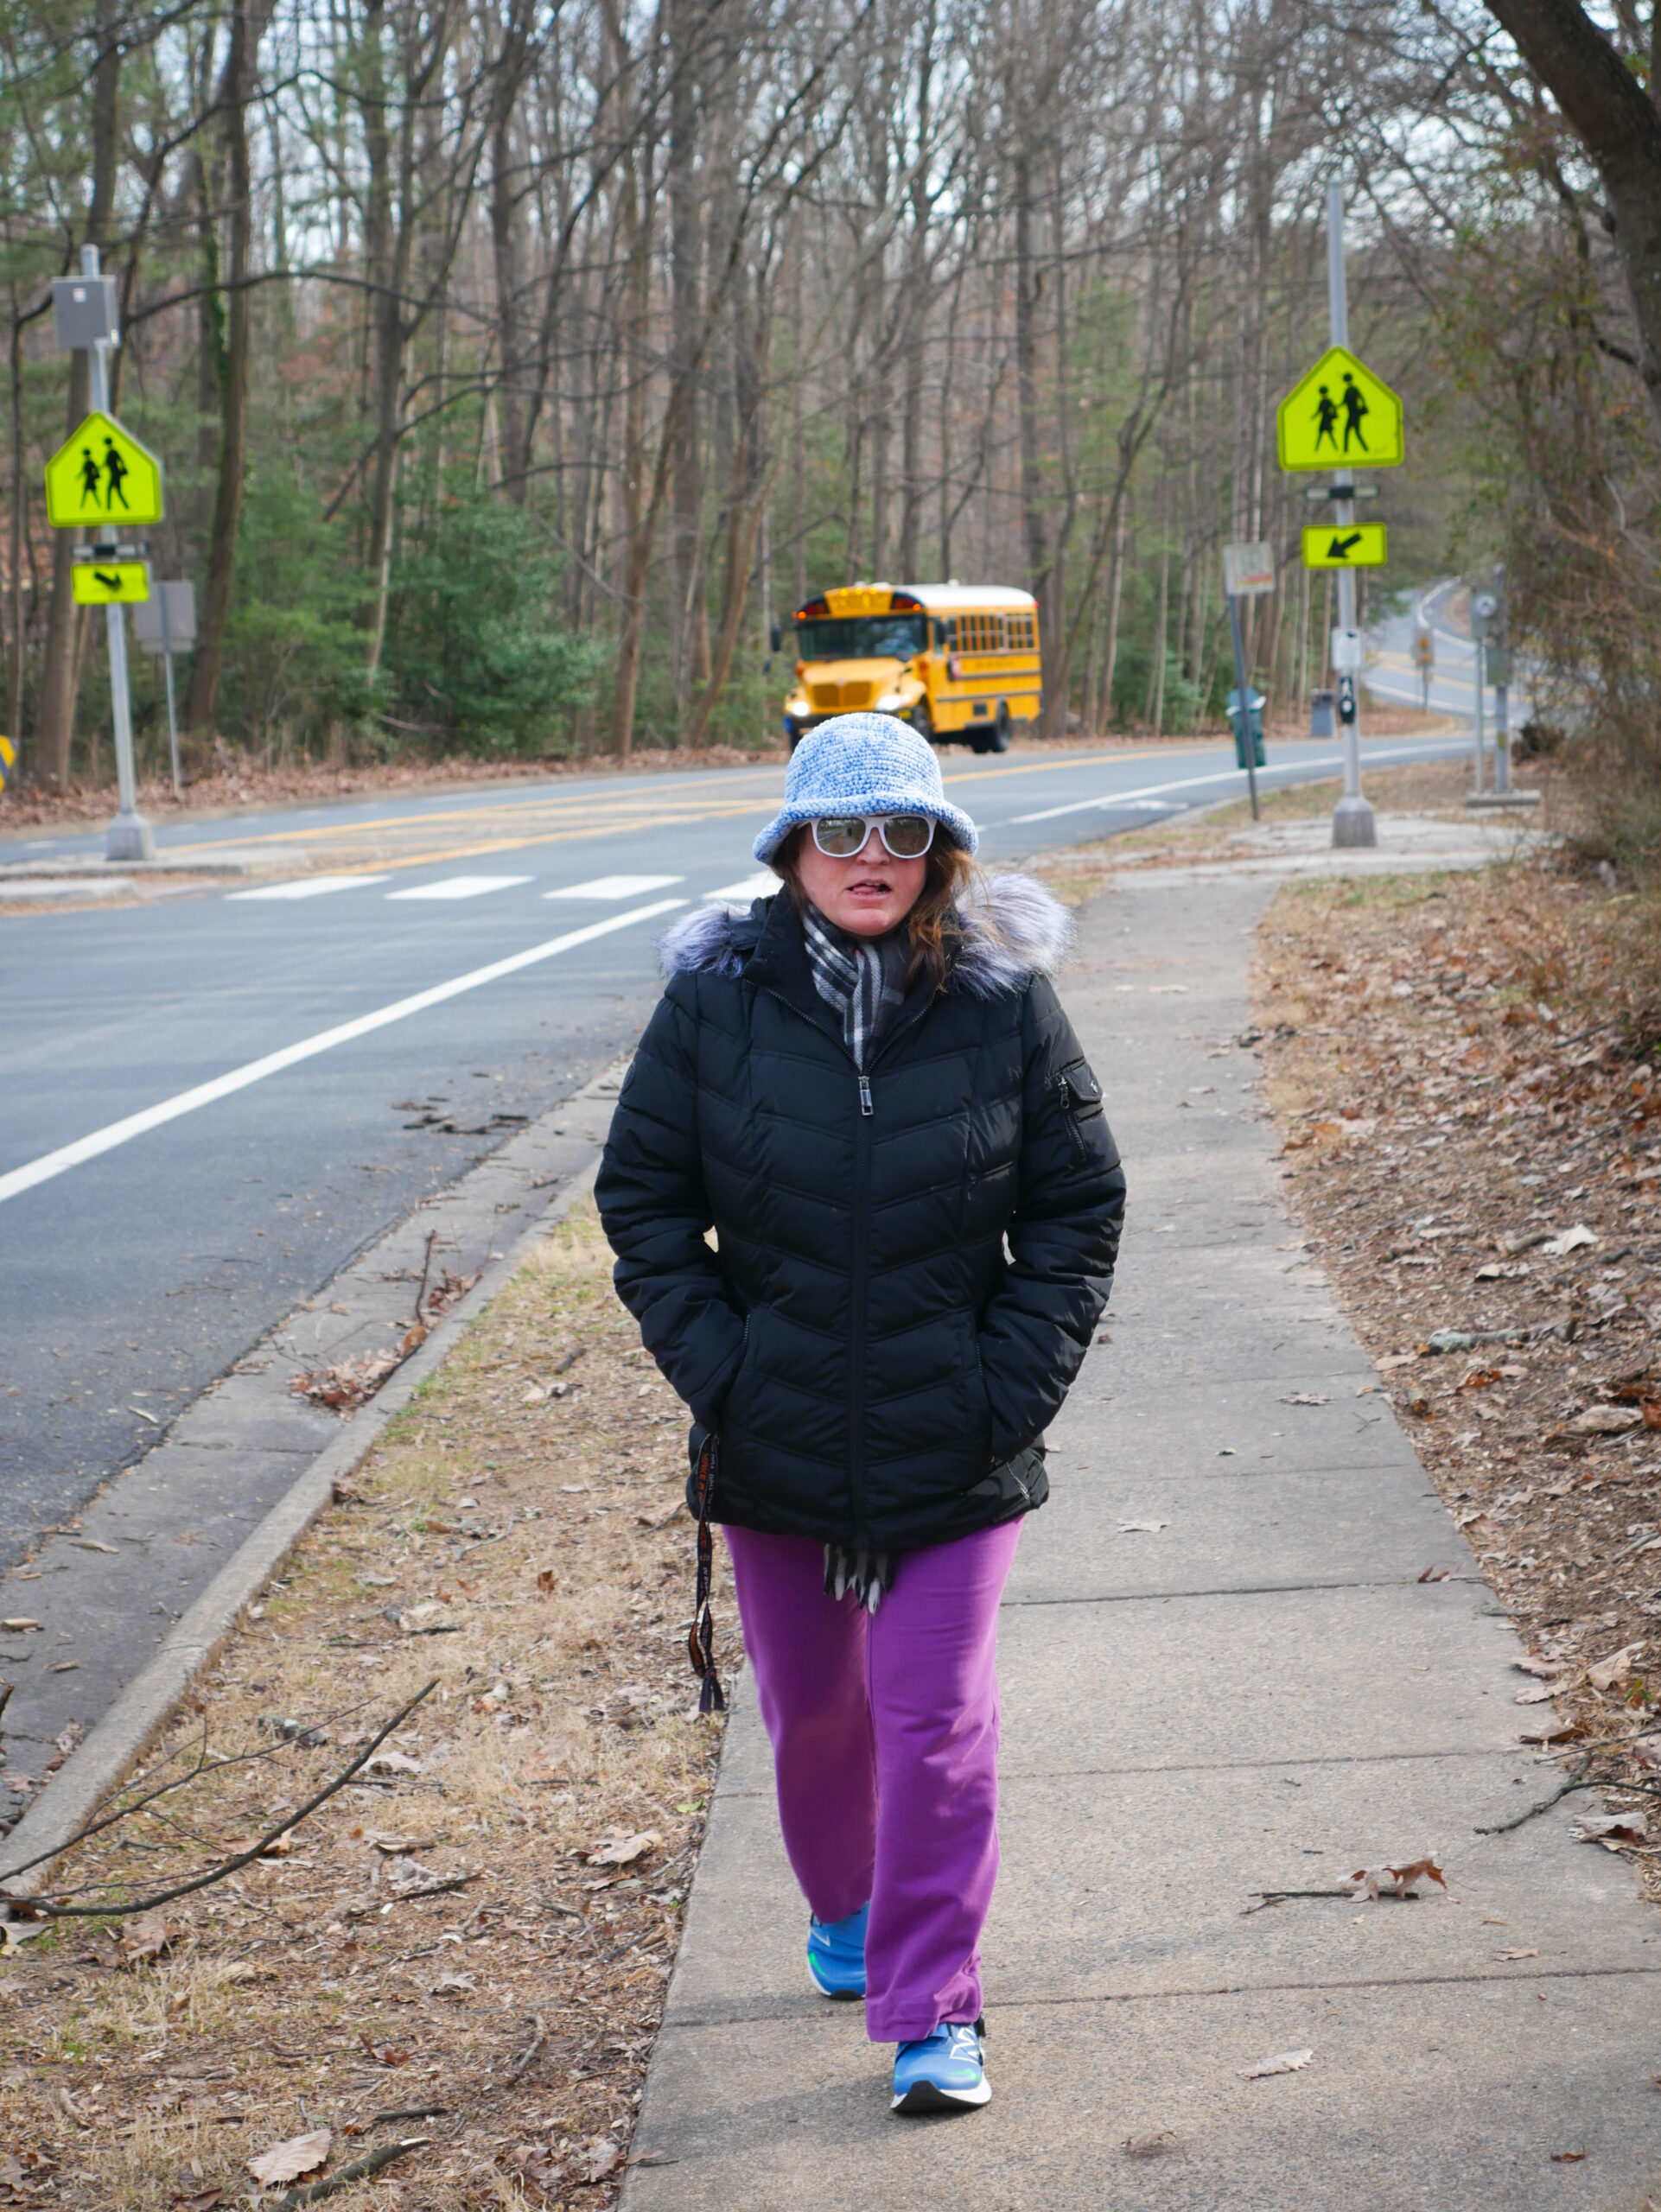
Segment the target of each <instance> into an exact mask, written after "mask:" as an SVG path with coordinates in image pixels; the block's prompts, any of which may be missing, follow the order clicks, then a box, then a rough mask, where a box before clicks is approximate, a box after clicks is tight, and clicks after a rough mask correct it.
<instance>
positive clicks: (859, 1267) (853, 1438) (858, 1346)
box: [848, 1075, 875, 1546]
mask: <svg viewBox="0 0 1661 2212" xmlns="http://www.w3.org/2000/svg"><path fill="white" fill-rule="evenodd" d="M874 1112H875V1108H874V1107H873V1106H872V1103H871V1079H870V1077H869V1076H865V1075H862V1076H861V1077H860V1078H859V1121H858V1122H857V1124H856V1127H855V1130H854V1249H853V1267H852V1269H851V1271H850V1281H849V1286H848V1415H849V1419H848V1498H849V1503H850V1505H851V1507H852V1508H853V1519H854V1539H855V1542H856V1546H857V1545H862V1544H863V1543H864V1541H865V1484H864V1480H863V1473H864V1464H865V1278H866V1275H867V1274H868V1272H869V1266H870V1254H869V1249H868V1246H869V1231H868V1224H867V1217H868V1215H869V1211H870V1179H871V1146H870V1136H869V1131H868V1129H867V1128H866V1124H867V1122H869V1120H870V1119H871V1116H872V1115H873V1113H874Z"/></svg>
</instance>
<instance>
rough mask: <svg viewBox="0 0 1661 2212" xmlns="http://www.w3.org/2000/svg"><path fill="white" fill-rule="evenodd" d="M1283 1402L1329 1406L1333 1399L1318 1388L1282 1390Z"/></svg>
mask: <svg viewBox="0 0 1661 2212" xmlns="http://www.w3.org/2000/svg"><path fill="white" fill-rule="evenodd" d="M1281 1403H1282V1405H1283V1406H1327V1405H1330V1404H1331V1403H1332V1400H1331V1399H1330V1398H1327V1397H1323V1396H1322V1395H1321V1393H1320V1392H1319V1391H1317V1390H1282V1393H1281Z"/></svg>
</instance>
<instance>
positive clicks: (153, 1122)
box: [0, 899, 686, 1204]
mask: <svg viewBox="0 0 1661 2212" xmlns="http://www.w3.org/2000/svg"><path fill="white" fill-rule="evenodd" d="M685 904H686V901H685V900H684V899H658V900H657V901H656V902H655V903H654V904H653V905H652V906H636V907H635V908H634V910H633V912H631V913H627V914H611V915H608V917H607V918H606V919H605V920H604V921H603V922H590V923H589V925H588V926H587V928H586V929H580V930H571V931H568V932H567V934H566V935H565V936H563V937H553V938H549V940H548V942H547V943H546V944H533V945H532V946H531V948H530V950H528V951H526V952H515V953H512V954H510V955H509V957H507V958H506V960H493V961H492V962H491V963H490V965H489V966H488V967H487V968H474V969H471V970H470V971H469V972H468V974H467V975H465V976H454V977H452V979H451V980H450V982H448V983H435V984H434V985H433V986H432V988H431V989H430V990H425V991H417V992H416V993H415V995H413V996H412V997H410V998H407V999H397V1000H395V1001H393V1003H392V1004H391V1006H383V1007H377V1008H376V1010H375V1011H374V1013H372V1014H360V1015H359V1016H358V1017H357V1019H356V1020H354V1021H342V1022H341V1023H340V1024H339V1025H338V1027H335V1028H334V1029H320V1030H319V1031H318V1033H317V1034H316V1035H315V1037H302V1039H300V1041H299V1043H298V1044H296V1045H285V1046H283V1049H282V1050H281V1052H267V1053H266V1055H265V1057H264V1058H263V1059H258V1060H250V1061H248V1062H247V1063H246V1065H244V1066H242V1067H239V1068H232V1069H231V1071H229V1073H228V1074H226V1075H220V1076H215V1077H213V1081H212V1082H211V1083H200V1084H197V1085H196V1087H195V1089H194V1090H181V1091H180V1093H179V1094H178V1096H176V1097H175V1098H164V1099H162V1102H161V1103H160V1104H159V1105H156V1106H147V1107H145V1108H144V1109H143V1112H142V1113H139V1114H129V1115H128V1116H127V1117H126V1119H125V1120H124V1121H121V1122H111V1123H110V1124H109V1125H108V1127H107V1128H102V1129H94V1130H93V1131H92V1135H90V1136H85V1137H78V1138H77V1139H76V1140H75V1141H74V1143H73V1144H66V1145H62V1146H60V1147H59V1148H58V1150H57V1151H56V1152H48V1153H43V1154H41V1157H40V1159H38V1160H30V1161H29V1165H28V1166H26V1167H16V1168H14V1169H13V1170H12V1172H11V1173H10V1175H0V1204H3V1203H4V1201H5V1200H6V1199H7V1198H18V1197H20V1196H21V1195H22V1192H25V1191H32V1190H33V1189H34V1188H35V1185H36V1184H37V1183H48V1182H50V1181H51V1179H52V1178H53V1177H54V1175H61V1174H64V1173H66V1172H67V1170H68V1169H69V1168H71V1167H80V1166H83V1165H84V1164H85V1162H86V1161H87V1160H96V1159H98V1157H99V1154H102V1153H105V1152H113V1151H114V1149H115V1147H117V1146H118V1145H122V1144H127V1143H129V1142H130V1141H131V1140H132V1139H133V1138H134V1137H142V1136H143V1135H146V1134H147V1133H148V1132H149V1131H150V1130H151V1129H159V1128H161V1127H162V1124H163V1123H164V1122H176V1121H177V1120H178V1118H179V1116H181V1114H194V1112H195V1111H196V1109H197V1108H198V1107H200V1106H212V1105H213V1104H214V1103H215V1102H216V1101H217V1100H219V1099H221V1098H228V1097H230V1096H231V1095H232V1092H233V1091H238V1090H247V1088H248V1086H249V1085H250V1084H255V1083H261V1082H263V1081H264V1078H265V1077H267V1076H268V1075H280V1074H281V1073H282V1071H283V1069H284V1068H291V1067H294V1066H296V1065H298V1063H299V1062H300V1061H302V1060H310V1059H315V1058H316V1056H317V1055H318V1053H319V1052H328V1051H330V1050H331V1049H332V1048H333V1047H334V1046H336V1045H349V1044H350V1043H351V1042H352V1040H353V1038H356V1037H367V1036H368V1035H369V1034H370V1033H372V1031H374V1030H377V1029H385V1028H386V1027H387V1026H388V1025H389V1024H390V1023H391V1022H394V1021H403V1020H406V1019H407V1018H408V1016H409V1015H410V1014H424V1013H425V1012H426V1010H427V1008H428V1007H430V1006H442V1004H443V1003H444V1001H445V1000H446V999H453V998H459V997H460V996H461V993H462V992H463V991H476V990H477V989H479V988H480V986H481V985H482V984H485V983H494V982H498V981H500V978H501V977H502V976H516V975H518V973H519V970H520V969H522V968H534V967H535V966H536V965H537V963H538V961H543V960H552V959H554V958H555V957H557V955H558V954H560V953H562V952H571V951H574V950H576V947H577V946H578V945H579V944H591V943H592V942H593V940H594V939H595V938H601V937H609V936H610V935H611V933H612V932H613V931H614V930H624V929H628V928H629V927H631V926H632V925H633V924H634V923H635V922H649V921H652V920H653V919H654V918H656V916H658V915H659V914H668V913H672V912H674V910H675V908H676V907H677V906H684V905H685Z"/></svg>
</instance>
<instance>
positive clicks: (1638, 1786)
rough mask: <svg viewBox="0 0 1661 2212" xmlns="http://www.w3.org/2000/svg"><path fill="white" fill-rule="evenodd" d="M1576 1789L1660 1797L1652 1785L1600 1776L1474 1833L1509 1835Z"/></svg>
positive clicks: (1566, 1785)
mask: <svg viewBox="0 0 1661 2212" xmlns="http://www.w3.org/2000/svg"><path fill="white" fill-rule="evenodd" d="M1576 1789H1632V1790H1636V1791H1637V1793H1638V1795H1639V1796H1640V1797H1661V1789H1657V1787H1656V1786H1655V1784H1654V1783H1651V1782H1627V1781H1626V1780H1624V1779H1623V1778H1622V1777H1620V1776H1619V1775H1609V1774H1606V1775H1601V1776H1598V1777H1593V1778H1591V1779H1589V1780H1588V1781H1585V1782H1565V1783H1564V1784H1563V1786H1562V1789H1558V1790H1555V1791H1554V1792H1553V1793H1552V1795H1551V1796H1550V1797H1543V1798H1542V1799H1541V1800H1540V1802H1539V1803H1538V1804H1537V1805H1531V1806H1530V1807H1529V1808H1528V1809H1527V1810H1526V1812H1522V1813H1519V1814H1518V1815H1517V1817H1516V1819H1515V1820H1511V1821H1499V1823H1498V1824H1497V1825H1496V1826H1495V1827H1489V1828H1478V1829H1477V1831H1476V1833H1477V1834H1478V1835H1509V1834H1511V1830H1512V1829H1513V1828H1520V1827H1522V1825H1523V1823H1524V1821H1531V1820H1532V1819H1533V1818H1534V1816H1535V1815H1536V1814H1537V1813H1549V1812H1550V1810H1551V1808H1552V1807H1553V1806H1554V1805H1556V1804H1557V1803H1559V1802H1561V1801H1562V1799H1563V1798H1565V1797H1567V1796H1569V1795H1570V1793H1571V1792H1572V1791H1574V1790H1576Z"/></svg>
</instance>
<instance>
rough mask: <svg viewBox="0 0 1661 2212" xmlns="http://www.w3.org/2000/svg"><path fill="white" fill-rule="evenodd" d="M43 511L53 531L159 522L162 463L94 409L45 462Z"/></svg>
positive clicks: (160, 517)
mask: <svg viewBox="0 0 1661 2212" xmlns="http://www.w3.org/2000/svg"><path fill="white" fill-rule="evenodd" d="M46 512H47V519H48V521H49V522H50V523H51V524H52V526H53V528H54V530H74V529H76V528H78V527H79V526H80V524H83V523H87V524H111V523H118V524H120V525H121V526H122V527H123V528H126V527H128V526H129V525H130V524H136V523H146V522H160V521H161V519H162V464H161V462H160V461H158V460H157V459H156V455H155V454H153V453H152V452H151V451H150V448H149V447H148V446H142V445H140V444H139V442H138V441H137V438H136V437H134V436H133V435H132V433H131V431H130V430H124V429H122V427H121V425H120V423H118V422H117V421H116V419H115V416H113V415H105V414H101V413H99V411H98V410H94V411H93V412H92V414H90V415H89V416H87V417H86V421H85V422H84V423H82V424H81V426H80V429H78V430H77V431H76V432H75V435H74V436H73V438H71V439H70V440H69V441H68V442H67V444H66V445H61V446H60V447H59V448H58V450H57V451H56V453H54V454H53V456H52V458H51V460H50V461H48V463H47V464H46Z"/></svg>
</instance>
